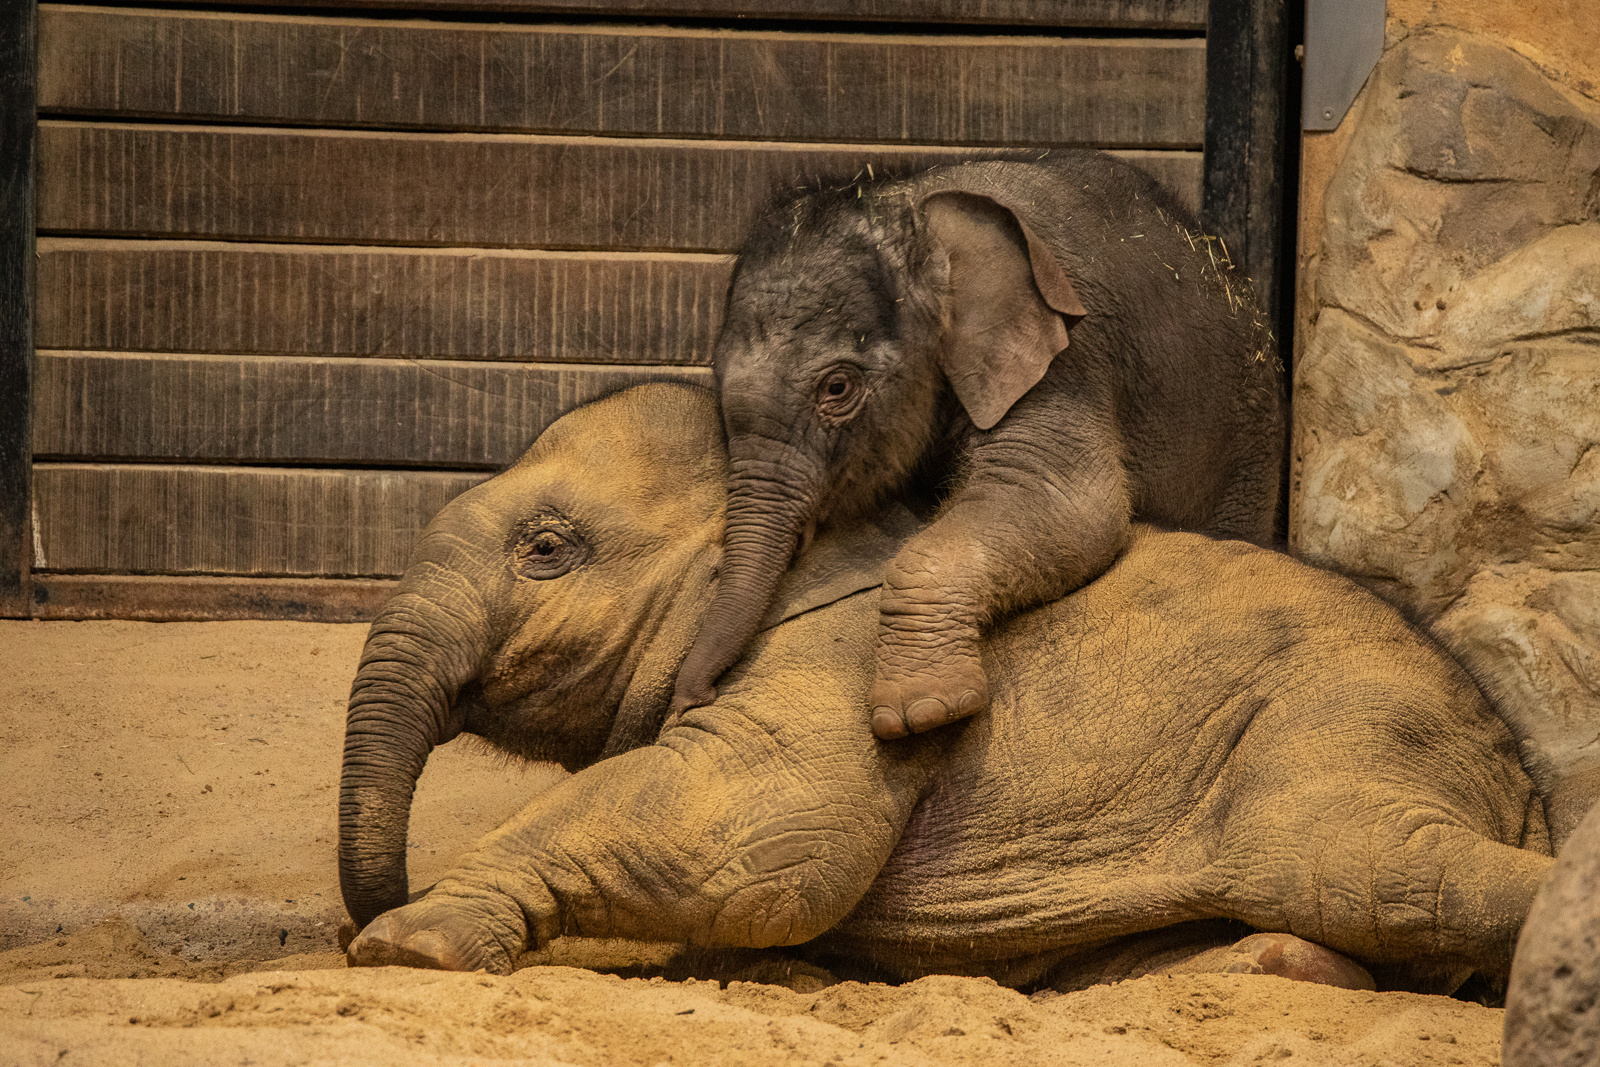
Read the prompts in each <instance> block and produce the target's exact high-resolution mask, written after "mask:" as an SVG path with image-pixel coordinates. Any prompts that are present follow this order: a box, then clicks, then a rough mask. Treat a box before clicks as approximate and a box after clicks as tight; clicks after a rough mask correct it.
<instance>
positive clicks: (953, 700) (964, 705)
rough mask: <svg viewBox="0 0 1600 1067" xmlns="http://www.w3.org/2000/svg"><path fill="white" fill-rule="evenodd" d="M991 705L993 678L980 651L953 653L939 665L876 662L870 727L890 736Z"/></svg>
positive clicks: (929, 726)
mask: <svg viewBox="0 0 1600 1067" xmlns="http://www.w3.org/2000/svg"><path fill="white" fill-rule="evenodd" d="M988 706H989V680H988V679H987V678H986V677H985V676H984V673H983V668H982V667H981V666H979V663H978V657H977V656H976V655H973V656H959V657H953V658H952V660H951V661H950V662H948V663H940V664H938V665H937V666H936V667H933V668H929V669H924V670H918V671H905V670H903V669H902V670H896V669H894V668H892V667H888V668H886V665H885V664H883V663H882V662H880V663H879V665H878V677H877V679H876V680H875V681H874V682H873V683H872V688H871V689H870V690H868V691H867V707H869V708H871V709H872V732H873V734H875V735H876V736H877V737H879V738H881V739H883V740H885V741H891V740H894V739H895V738H899V737H906V736H909V735H910V734H920V733H922V732H924V731H926V730H932V729H934V728H935V727H938V726H943V725H944V724H945V723H947V722H954V721H955V720H956V719H964V718H966V717H967V716H968V715H976V714H977V713H978V712H980V711H983V710H984V709H985V708H987V707H988Z"/></svg>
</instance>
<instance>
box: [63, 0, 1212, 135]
mask: <svg viewBox="0 0 1600 1067" xmlns="http://www.w3.org/2000/svg"><path fill="white" fill-rule="evenodd" d="M40 55H41V63H40V68H41V71H42V74H43V77H42V80H41V83H40V107H41V109H43V110H44V111H46V112H70V113H74V114H97V115H116V114H134V115H141V116H154V117H173V118H190V117H193V118H208V119H228V120H234V121H239V122H242V123H254V122H290V123H294V124H296V125H306V126H352V125H354V126H383V127H419V128H427V129H435V130H462V129H471V130H503V131H523V132H540V133H599V134H646V135H652V136H666V137H734V138H750V139H759V140H769V139H770V140H801V141H867V142H922V143H946V144H948V143H959V144H973V145H1066V144H1087V145H1097V146H1109V147H1127V146H1150V145H1155V146H1173V145H1188V146H1195V147H1197V146H1198V145H1199V144H1200V142H1201V140H1202V137H1203V126H1204V105H1205V88H1204V86H1205V44H1204V41H1202V40H1199V39H1193V38H1191V39H1148V38H1147V39H1139V38H1130V39H1116V38H1109V39H1106V38H1100V39H1096V38H1087V39H1083V38H1080V39H1068V38H1060V37H960V36H949V35H930V36H885V35H870V34H816V33H805V34H802V33H749V32H737V31H724V30H718V31H710V30H683V29H667V28H662V27H650V28H641V27H615V26H603V27H551V26H526V25H524V26H507V25H498V26H485V25H461V24H451V23H399V24H396V23H394V22H379V21H372V20H351V19H344V20H336V19H315V18H285V17H281V16H272V15H244V14H238V15H229V16H227V17H219V16H217V15H215V14H211V13H188V12H163V11H127V10H110V11H108V10H103V9H84V8H70V7H56V6H52V5H47V6H46V7H45V8H44V9H43V14H42V22H41V25H40Z"/></svg>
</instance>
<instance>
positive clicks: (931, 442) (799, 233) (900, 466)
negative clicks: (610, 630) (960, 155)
mask: <svg viewBox="0 0 1600 1067" xmlns="http://www.w3.org/2000/svg"><path fill="white" fill-rule="evenodd" d="M959 169H960V168H956V170H958V171H959ZM1084 314H1086V312H1085V311H1084V308H1083V307H1082V305H1081V304H1080V303H1079V301H1078V297H1077V294H1076V292H1075V291H1074V290H1073V287H1072V284H1071V282H1070V281H1068V279H1067V276H1066V275H1065V273H1064V272H1063V271H1062V269H1061V267H1060V265H1059V264H1058V263H1057V262H1056V259H1055V258H1054V256H1053V255H1052V253H1051V252H1050V251H1049V249H1048V248H1046V247H1045V245H1044V243H1043V242H1042V241H1040V239H1039V238H1038V237H1037V236H1036V235H1035V234H1034V233H1033V231H1032V230H1031V229H1030V228H1029V227H1028V225H1027V224H1026V222H1024V221H1023V219H1022V217H1021V216H1020V215H1019V214H1018V213H1017V212H1016V211H1014V210H1013V209H1012V208H1011V207H1010V206H1008V205H1007V204H1006V203H1004V202H1002V200H1001V199H999V198H996V197H995V196H992V195H987V194H980V193H977V192H971V191H967V190H963V189H960V188H956V187H954V186H949V187H934V188H932V189H931V190H930V189H928V188H925V187H913V186H912V185H910V184H908V183H888V184H883V185H879V186H876V187H873V186H866V187H862V186H850V187H847V188H845V189H841V190H834V191H824V192H816V193H810V194H806V195H803V196H801V197H799V198H797V199H795V200H793V201H791V202H790V203H788V204H785V205H782V206H780V207H778V208H776V209H774V210H772V211H770V212H769V213H767V214H766V215H765V216H764V217H763V218H762V219H761V220H760V221H759V222H758V223H757V225H756V228H755V230H754V232H753V233H752V235H751V237H750V239H749V240H748V241H747V243H746V244H745V247H744V248H743V249H742V250H741V252H740V256H739V261H738V263H737V265H736V267H735V271H734V276H733V280H732V282H731V284H730V288H729V292H728V301H727V310H726V314H725V318H724V323H723V326H722V332H721V334H720V335H719V337H718V339H717V343H716V346H715V350H714V353H713V362H714V364H715V370H716V376H717V385H718V390H719V394H720V403H721V408H722V415H723V421H724V428H725V430H726V433H727V444H728V457H729V482H728V509H727V527H726V536H725V541H724V567H723V571H722V575H721V578H720V579H719V583H718V589H717V595H716V599H715V601H714V602H713V604H712V606H711V608H710V610H709V612H708V613H707V615H706V618H705V620H704V621H703V623H702V625H701V628H700V631H699V635H698V637H697V639H696V641H695V644H694V647H693V649H692V650H691V651H690V653H689V656H688V658H687V659H686V660H685V661H684V664H683V669H682V671H681V672H680V673H679V676H678V684H677V688H676V692H675V696H674V700H673V710H674V713H675V714H676V713H678V712H682V711H684V710H686V709H687V708H690V707H695V706H698V705H700V704H704V703H707V702H709V701H710V700H711V698H712V696H713V694H714V690H713V688H712V687H713V685H714V684H715V682H716V680H717V678H718V676H719V675H721V674H722V673H723V671H724V670H726V669H727V668H728V667H729V666H730V665H731V664H732V663H733V662H734V661H735V660H737V659H738V657H739V655H740V653H741V652H742V651H743V650H744V648H745V647H746V645H747V644H748V643H749V641H750V639H751V637H752V636H753V635H754V633H755V632H756V628H757V626H758V624H759V621H760V620H761V618H762V617H763V616H764V615H765V614H766V612H767V610H768V608H769V606H770V604H771V602H772V598H773V595H774V590H775V589H776V588H777V585H778V580H779V578H780V577H781V575H782V574H783V573H784V571H785V569H786V568H787V567H788V566H789V564H790V561H791V559H792V558H793V557H794V555H795V553H796V551H797V549H798V548H803V547H804V545H805V544H806V542H807V541H808V540H809V538H810V536H811V533H812V531H813V530H814V529H815V528H816V526H817V525H818V524H819V523H822V522H826V521H828V520H830V519H848V518H853V517H858V516H861V515H864V514H868V513H871V512H872V511H873V510H874V508H875V507H876V505H877V504H878V503H879V502H880V501H881V499H882V498H883V496H884V495H885V494H887V493H889V492H892V491H895V490H897V489H899V488H901V487H903V486H904V485H905V484H906V482H907V481H908V479H909V477H910V476H911V475H912V474H913V473H914V472H915V471H916V469H917V467H918V465H919V464H921V463H924V462H925V461H926V460H927V458H928V457H929V456H930V455H933V454H937V453H938V452H939V451H940V446H941V445H943V446H945V447H947V448H948V447H952V446H953V445H954V443H955V441H954V437H953V436H951V435H950V434H949V433H947V432H945V431H946V429H947V428H949V427H951V426H954V425H958V424H959V422H960V419H959V409H964V410H965V412H966V415H967V417H968V418H969V419H970V423H971V425H972V426H975V427H977V428H978V429H980V430H985V429H989V428H990V427H992V426H994V424H995V423H996V422H998V421H999V420H1000V419H1001V418H1002V417H1003V416H1004V415H1005V413H1006V412H1007V411H1008V410H1009V409H1010V407H1011V406H1012V405H1013V404H1014V403H1015V402H1016V401H1017V400H1018V399H1020V398H1021V397H1022V395H1023V394H1024V393H1026V392H1027V391H1028V390H1029V389H1031V388H1032V387H1033V386H1034V385H1035V384H1036V383H1037V382H1038V381H1039V379H1040V378H1041V377H1043V375H1044V373H1045V371H1046V370H1047V369H1048V368H1049V366H1050V363H1051V361H1052V360H1053V359H1054V358H1055V357H1056V355H1057V354H1058V353H1059V352H1060V351H1061V350H1062V349H1063V348H1065V347H1066V345H1067V328H1068V325H1069V320H1070V321H1076V317H1080V316H1082V315H1084Z"/></svg>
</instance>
